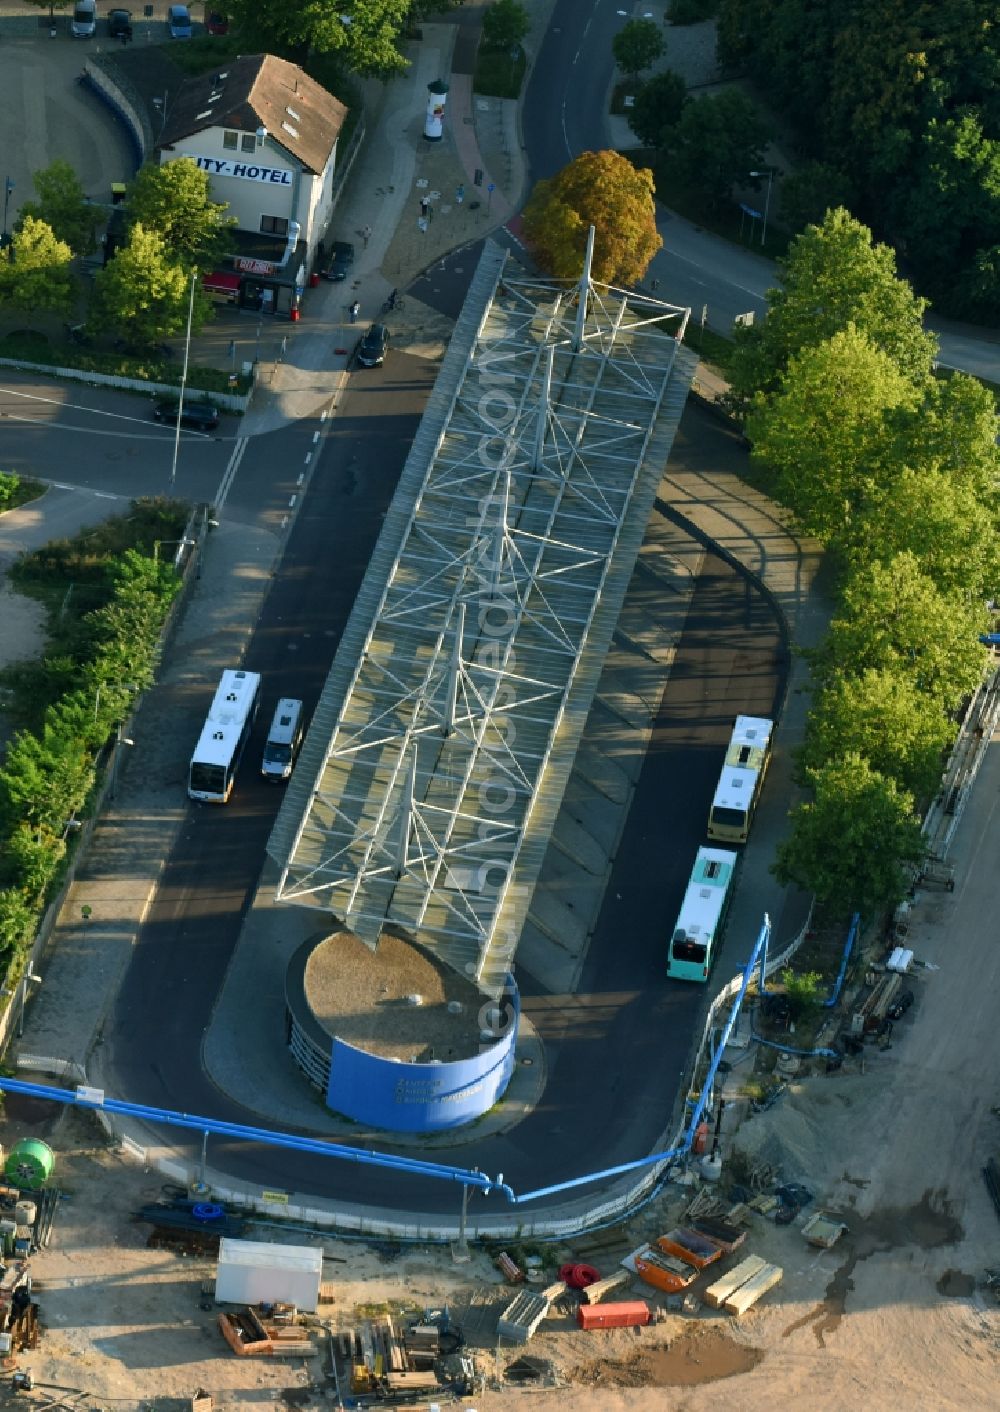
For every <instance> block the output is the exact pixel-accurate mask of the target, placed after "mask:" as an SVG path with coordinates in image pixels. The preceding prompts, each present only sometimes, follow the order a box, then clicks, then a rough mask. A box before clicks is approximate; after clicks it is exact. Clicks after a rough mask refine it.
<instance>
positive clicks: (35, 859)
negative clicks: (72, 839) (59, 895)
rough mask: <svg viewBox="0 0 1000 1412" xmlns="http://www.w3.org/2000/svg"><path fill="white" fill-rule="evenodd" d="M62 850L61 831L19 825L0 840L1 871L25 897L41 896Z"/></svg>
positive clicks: (63, 849) (63, 844)
mask: <svg viewBox="0 0 1000 1412" xmlns="http://www.w3.org/2000/svg"><path fill="white" fill-rule="evenodd" d="M65 853H66V843H65V840H64V839H63V837H62V834H61V833H49V832H47V831H46V830H45V829H38V828H31V827H29V826H28V825H27V824H19V825H18V826H17V828H15V829H14V830H13V831H12V832H11V833H10V834H8V836H7V838H6V839H5V840H4V860H3V865H4V870H5V872H6V873H8V874H9V876H10V879H11V881H12V883H13V885H14V886H15V887H20V888H23V889H24V891H25V892H26V893H27V895H28V897H29V898H33V899H39V900H40V899H41V898H42V897H44V895H45V890H46V888H47V887H48V886H49V884H50V883H51V882H52V880H53V878H54V877H55V875H56V872H57V870H58V868H59V864H60V862H61V861H62V859H63V857H64V856H65Z"/></svg>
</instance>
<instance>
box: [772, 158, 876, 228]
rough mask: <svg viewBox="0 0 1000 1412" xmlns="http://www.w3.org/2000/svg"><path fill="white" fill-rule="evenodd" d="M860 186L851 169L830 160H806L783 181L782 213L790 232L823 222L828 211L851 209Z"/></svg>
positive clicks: (780, 212)
mask: <svg viewBox="0 0 1000 1412" xmlns="http://www.w3.org/2000/svg"><path fill="white" fill-rule="evenodd" d="M857 201H858V189H857V186H856V184H855V182H854V179H853V178H852V177H851V176H850V174H849V173H848V172H845V171H842V170H841V169H840V168H839V167H834V166H832V165H831V164H830V163H829V162H817V161H815V160H811V159H810V160H807V161H805V162H801V163H800V164H799V165H798V166H797V167H796V168H795V170H794V171H792V172H789V173H788V174H787V175H786V176H784V177H782V180H781V201H780V205H779V214H780V216H781V220H782V222H783V224H784V225H786V226H787V227H788V229H789V230H791V231H800V230H803V229H804V228H805V227H806V226H808V225H821V224H822V222H823V219H824V217H825V216H826V213H827V211H832V210H836V209H837V207H838V206H839V207H843V208H844V209H846V210H852V209H853V208H854V206H855V205H856V204H857Z"/></svg>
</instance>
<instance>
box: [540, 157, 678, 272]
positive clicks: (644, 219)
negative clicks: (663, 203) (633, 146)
mask: <svg viewBox="0 0 1000 1412" xmlns="http://www.w3.org/2000/svg"><path fill="white" fill-rule="evenodd" d="M653 190H654V188H653V173H652V172H651V171H649V170H647V169H645V168H642V169H636V168H635V167H634V166H633V165H632V163H631V162H629V161H628V160H627V159H626V158H625V157H622V156H620V155H619V154H618V153H617V152H583V153H581V154H580V156H579V157H576V158H574V160H573V161H572V162H570V164H569V165H568V166H566V167H563V169H562V171H561V172H558V173H557V174H556V175H555V176H554V177H552V179H551V180H550V181H540V182H539V183H538V184H537V186H536V187H535V189H534V191H533V192H532V193H531V199H530V200H529V202H528V204H527V206H526V207H525V209H524V237H525V240H526V241H527V242H528V244H529V245H530V246H531V248H532V251H533V253H534V255H535V258H536V259H537V261H538V263H539V265H540V266H541V267H542V269H544V270H545V271H546V272H547V273H549V274H551V275H555V276H556V277H557V278H559V279H578V278H579V276H580V272H581V270H582V269H583V259H584V254H585V252H586V247H587V232H588V230H589V228H590V226H593V227H594V229H595V238H594V258H593V267H592V273H593V277H594V278H595V279H597V280H602V281H608V282H609V283H618V284H623V285H633V284H638V282H639V281H640V280H641V279H642V277H643V275H644V274H645V273H646V270H647V269H648V268H649V263H650V261H651V260H652V258H653V256H654V255H655V254H656V252H657V251H658V250H659V249H660V247H661V246H662V244H663V241H662V240H661V239H660V235H659V233H658V231H657V229H656V207H655V205H654V201H653Z"/></svg>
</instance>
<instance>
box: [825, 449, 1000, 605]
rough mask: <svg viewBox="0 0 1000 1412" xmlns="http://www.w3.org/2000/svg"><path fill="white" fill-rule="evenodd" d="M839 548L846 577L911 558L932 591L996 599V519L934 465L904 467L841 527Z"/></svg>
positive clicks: (999, 522)
mask: <svg viewBox="0 0 1000 1412" xmlns="http://www.w3.org/2000/svg"><path fill="white" fill-rule="evenodd" d="M837 548H838V550H839V551H840V553H841V556H842V558H843V561H844V562H845V563H846V565H847V566H848V568H849V569H855V568H862V567H863V566H864V565H865V564H872V563H883V564H884V563H888V562H890V561H891V560H892V559H894V558H895V557H896V556H897V555H898V554H901V553H903V552H905V551H907V550H909V551H910V552H911V553H912V554H914V555H915V556H916V558H917V559H918V561H919V563H920V567H921V569H922V571H923V572H924V573H925V574H926V575H927V577H928V578H929V579H930V580H931V582H932V583H933V584H934V586H935V588H937V589H939V590H940V591H941V592H942V593H944V594H946V595H948V596H949V597H954V598H957V599H964V600H966V601H967V602H970V603H982V602H984V601H985V600H986V599H989V598H994V597H996V596H997V594H998V592H1000V515H998V511H997V504H996V495H995V494H994V495H992V496H991V497H990V500H989V501H988V502H984V501H983V500H982V499H981V498H980V496H979V494H978V493H977V490H976V487H975V485H974V484H973V482H972V481H971V480H970V479H968V478H962V477H960V476H956V475H955V474H954V473H952V472H951V471H948V470H945V469H943V468H942V467H941V466H940V465H933V464H932V465H922V466H919V467H916V468H914V467H910V466H904V467H902V468H901V469H899V470H898V471H897V472H896V473H895V475H894V476H893V478H892V480H891V481H890V482H889V483H888V484H887V485H886V486H883V487H881V488H880V489H879V491H878V493H877V494H872V496H871V497H870V499H869V502H868V505H867V507H866V510H865V513H864V514H863V515H861V516H858V517H856V518H855V519H854V520H852V521H850V522H849V523H847V524H845V526H844V529H843V532H842V533H840V534H838V536H837Z"/></svg>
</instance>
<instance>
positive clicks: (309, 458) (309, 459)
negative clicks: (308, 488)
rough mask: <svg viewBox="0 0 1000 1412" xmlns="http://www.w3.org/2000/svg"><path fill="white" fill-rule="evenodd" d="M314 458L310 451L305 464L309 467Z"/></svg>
mask: <svg viewBox="0 0 1000 1412" xmlns="http://www.w3.org/2000/svg"><path fill="white" fill-rule="evenodd" d="M312 458H313V454H312V452H311V451H310V452H309V453H308V454H307V456H306V460H305V464H306V465H307V466H308V464H309V462H310V461H311V460H312Z"/></svg>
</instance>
